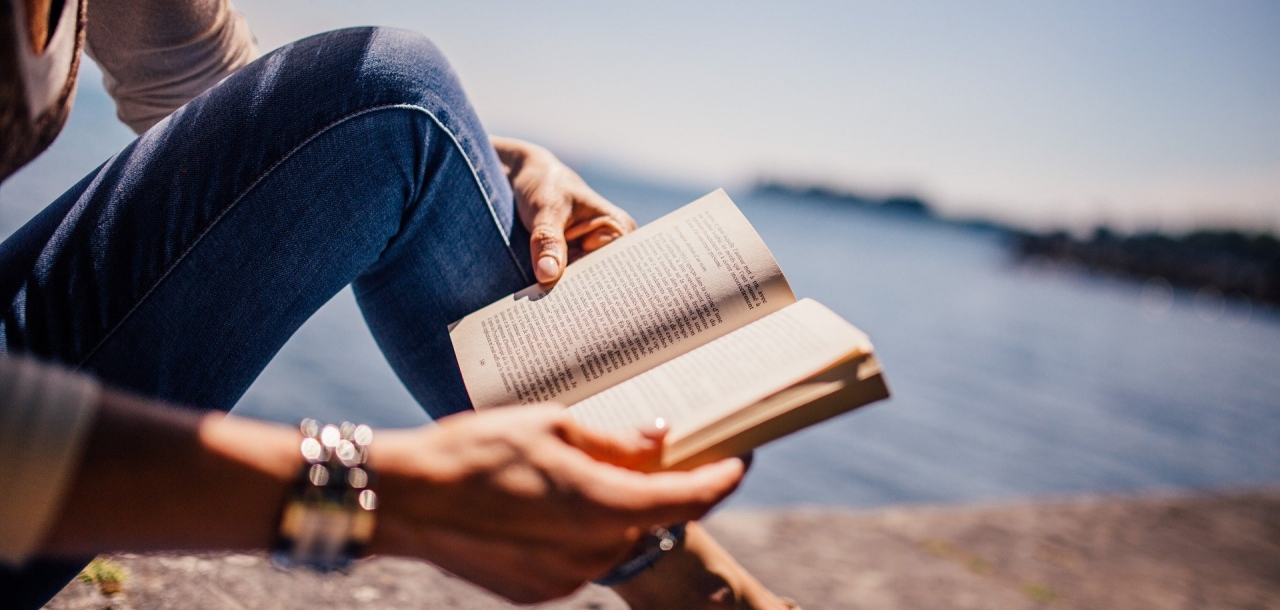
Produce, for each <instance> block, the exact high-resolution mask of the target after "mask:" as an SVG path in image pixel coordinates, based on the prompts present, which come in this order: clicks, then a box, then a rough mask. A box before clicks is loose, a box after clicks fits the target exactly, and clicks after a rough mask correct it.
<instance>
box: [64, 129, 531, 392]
mask: <svg viewBox="0 0 1280 610" xmlns="http://www.w3.org/2000/svg"><path fill="white" fill-rule="evenodd" d="M393 109H403V110H416V111H419V112H421V113H423V114H425V115H427V116H428V117H430V118H431V120H432V122H434V123H435V124H436V126H437V127H439V128H440V130H441V131H443V132H444V133H445V134H446V135H448V136H449V140H450V141H451V142H453V145H454V147H456V148H457V149H458V153H459V154H461V155H462V159H463V160H464V161H466V162H467V169H469V170H471V177H472V179H474V180H475V183H476V188H478V189H480V195H481V196H482V197H484V203H485V205H486V206H488V207H489V216H490V217H492V218H493V224H494V225H495V226H496V227H497V229H498V235H501V236H502V242H503V244H505V245H506V248H507V254H509V255H510V256H511V262H512V263H513V264H514V265H515V267H516V270H518V271H519V272H520V277H521V278H523V279H524V281H525V282H528V281H529V277H528V275H527V274H526V273H525V270H524V267H522V266H521V265H520V258H519V257H517V256H516V253H515V251H514V250H512V249H511V236H510V235H507V232H506V231H504V230H502V222H501V221H500V220H499V219H498V212H497V210H495V209H494V207H493V201H492V200H491V199H490V198H489V191H487V190H486V189H485V188H484V183H483V182H481V181H480V174H479V173H477V172H476V168H475V165H474V164H472V163H471V157H469V156H467V151H466V149H464V148H463V147H462V144H461V143H460V142H458V138H457V136H455V135H454V134H453V132H452V131H451V130H450V129H449V128H448V127H446V126H445V125H444V123H442V122H441V121H440V119H439V118H438V117H436V115H435V114H434V113H432V112H431V111H430V110H427V109H426V108H423V107H422V106H418V105H416V104H385V105H382V106H371V107H369V108H362V109H360V110H358V111H356V112H353V113H351V114H348V115H346V116H343V117H341V118H339V119H335V120H334V121H332V122H330V123H329V124H328V125H325V126H324V127H321V128H320V129H318V130H316V132H315V133H313V134H311V135H310V136H308V137H307V139H305V140H303V141H302V142H300V143H298V145H297V146H294V147H293V148H292V149H290V150H289V152H287V153H285V155H284V156H283V157H280V159H279V160H277V161H276V162H275V163H272V164H271V166H270V167H268V168H267V169H266V170H265V171H263V172H262V174H260V175H259V176H258V177H257V178H254V180H253V182H250V183H249V186H247V187H245V188H244V190H242V191H240V194H238V195H236V196H235V198H234V199H232V200H231V203H230V204H228V205H227V207H225V208H223V209H222V211H221V212H218V215H217V216H215V217H214V218H213V220H212V221H210V222H209V224H208V225H207V226H206V227H205V228H204V230H203V231H201V232H200V234H199V235H197V236H196V238H195V239H193V240H192V241H191V243H190V244H188V245H187V247H186V248H184V249H183V250H182V253H180V254H178V256H177V257H176V258H174V259H173V262H172V263H170V264H169V267H168V268H167V269H165V270H164V273H162V274H160V277H158V278H156V281H155V282H154V283H153V284H151V287H150V288H148V289H147V291H146V292H144V293H143V294H142V296H141V297H139V298H138V300H137V302H135V303H134V304H133V307H130V308H129V311H127V312H125V314H124V315H123V316H121V317H120V321H119V322H116V324H115V325H114V326H112V327H111V330H109V331H107V333H106V334H104V335H103V336H102V338H101V339H99V340H98V342H97V343H96V344H94V346H93V348H92V349H90V350H89V351H88V352H87V353H86V354H85V355H84V357H83V358H81V359H80V362H78V363H77V364H76V365H75V368H77V369H79V368H82V367H84V365H85V363H87V362H89V359H90V358H93V356H94V355H95V354H97V353H98V350H100V349H102V346H103V345H105V344H106V342H107V341H108V340H109V339H111V337H112V336H113V335H115V334H116V331H118V330H120V327H121V326H124V323H125V322H127V321H128V320H129V318H131V317H132V316H133V314H134V312H136V311H137V310H138V308H139V307H141V306H142V304H143V303H145V302H146V301H147V299H148V298H150V297H151V295H152V294H153V293H154V292H155V291H156V289H157V288H159V287H160V284H163V283H164V281H165V279H167V278H168V277H169V275H170V274H171V273H172V272H173V270H174V269H176V268H177V267H178V265H179V264H180V263H181V262H182V261H183V260H184V259H186V257H187V255H188V254H190V253H191V251H192V250H193V249H194V248H195V247H196V246H198V245H199V244H200V242H201V241H203V240H204V236H205V235H208V234H209V232H210V231H212V230H213V228H214V227H216V226H218V223H220V222H221V221H222V218H223V217H224V216H226V215H227V213H228V212H230V211H231V210H232V209H234V208H235V207H236V206H237V205H239V203H240V201H241V200H242V199H244V197H245V196H246V195H248V194H249V193H250V192H251V191H253V189H254V188H256V187H257V186H258V183H260V182H262V181H263V180H265V179H266V177H267V176H269V175H271V173H272V172H274V171H275V170H276V168H277V167H279V166H280V165H281V164H283V163H284V162H285V161H288V160H289V159H291V158H292V157H293V156H294V155H295V154H297V153H298V151H300V150H302V148H303V147H305V146H306V145H308V144H310V143H311V142H312V141H313V140H315V139H316V138H318V137H320V136H322V135H324V134H325V133H327V132H328V131H329V130H331V129H333V128H334V127H337V126H338V125H341V124H342V123H345V122H347V121H349V120H352V119H355V118H358V117H361V116H364V115H366V114H369V113H372V112H379V111H382V110H393ZM112 158H113V159H114V157H112ZM106 167H107V166H106V165H104V166H103V169H104V170H105V169H106ZM513 221H516V220H515V219H513Z"/></svg>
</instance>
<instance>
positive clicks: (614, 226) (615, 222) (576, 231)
mask: <svg viewBox="0 0 1280 610" xmlns="http://www.w3.org/2000/svg"><path fill="white" fill-rule="evenodd" d="M596 232H605V233H613V234H614V235H615V236H618V237H620V236H622V234H623V233H626V231H625V230H624V229H623V223H622V220H621V219H618V218H614V217H612V216H594V217H592V218H590V219H588V220H585V221H583V222H575V223H573V224H571V225H569V227H568V228H566V229H565V230H564V237H565V239H568V240H569V241H573V240H576V239H579V238H581V237H582V236H584V235H589V234H591V233H596Z"/></svg>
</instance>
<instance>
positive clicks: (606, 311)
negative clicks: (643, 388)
mask: <svg viewBox="0 0 1280 610" xmlns="http://www.w3.org/2000/svg"><path fill="white" fill-rule="evenodd" d="M794 302H795V295H794V294H792V292H791V287H790V286H789V285H787V281H786V278H784V277H783V275H782V270H781V269H779V268H778V263H777V261H775V260H774V258H773V255H771V254H770V253H769V249H768V248H767V247H765V245H764V242H763V241H762V240H761V239H760V236H759V235H758V234H757V233H756V231H755V229H753V228H752V227H751V224H750V223H749V222H748V221H747V219H746V217H745V216H743V215H742V212H740V211H739V210H738V208H737V206H735V205H734V204H733V202H732V201H731V200H730V199H729V196H728V195H726V194H725V193H724V191H723V190H718V191H716V192H714V193H711V194H710V195H707V196H705V197H703V198H701V199H699V200H697V201H695V202H693V203H690V204H689V205H686V206H684V207H682V208H680V209H679V210H676V211H674V212H672V213H670V214H668V215H666V216H663V217H662V218H660V219H658V220H656V221H654V222H652V223H650V224H648V225H645V226H644V227H641V228H640V229H638V230H636V231H635V232H633V233H631V234H630V235H627V236H625V237H622V238H621V239H618V240H617V241H615V242H613V243H611V244H609V245H607V246H605V247H603V248H601V249H600V250H597V251H596V252H593V253H591V254H588V255H587V256H584V257H582V258H581V259H579V260H578V261H576V262H574V263H573V264H571V265H569V266H568V267H567V268H566V269H565V272H564V276H563V277H562V278H561V280H560V281H559V282H558V283H557V284H556V285H555V286H554V287H553V288H551V289H550V290H544V289H543V288H541V287H540V286H531V287H529V288H527V289H525V290H523V291H521V292H518V293H516V294H514V295H512V296H510V297H508V298H505V299H503V300H501V301H498V302H496V303H493V304H492V305H489V306H488V307H485V308H484V309H481V310H479V311H477V312H475V313H473V314H471V315H469V316H467V317H465V318H463V319H462V320H460V321H459V322H458V323H457V324H455V325H454V327H453V328H452V329H451V330H450V333H449V334H450V338H451V339H452V341H453V347H454V352H455V353H456V354H457V357H458V366H459V368H461V370H462V377H463V380H464V381H465V382H466V385H467V392H468V393H469V394H470V395H471V402H472V404H473V405H474V406H475V408H477V409H484V408H488V407H494V406H499V405H508V404H530V403H535V402H543V401H548V400H556V401H560V402H563V403H565V404H572V403H574V402H577V401H579V400H582V399H583V398H586V397H588V396H590V395H592V394H595V393H597V392H600V391H602V390H604V389H606V388H608V387H611V386H613V385H614V384H617V383H619V382H621V381H623V380H625V379H628V378H630V377H633V376H635V375H637V374H640V373H642V372H644V371H646V370H649V369H651V368H653V367H655V366H658V365H660V364H662V363H663V362H666V361H668V360H671V359H672V358H675V357H676V356H679V355H680V354H683V353H685V352H687V351H689V350H691V349H694V348H695V347H698V346H700V345H704V344H706V343H708V342H710V341H712V340H714V339H716V338H718V337H721V336H724V335H725V334H727V333H729V332H731V331H733V330H735V329H737V328H741V327H742V326H744V325H746V324H748V323H750V322H752V321H753V320H757V319H759V318H761V317H763V316H765V315H768V314H769V313H772V312H774V311H777V310H779V309H781V308H782V307H785V306H787V305H789V304H791V303H794Z"/></svg>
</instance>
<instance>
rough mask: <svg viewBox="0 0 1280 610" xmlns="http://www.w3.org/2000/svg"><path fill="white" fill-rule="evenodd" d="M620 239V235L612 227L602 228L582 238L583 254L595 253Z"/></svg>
mask: <svg viewBox="0 0 1280 610" xmlns="http://www.w3.org/2000/svg"><path fill="white" fill-rule="evenodd" d="M619 237H622V234H621V233H619V232H618V230H617V229H615V228H613V227H602V228H599V229H596V230H595V231H592V232H590V233H588V234H587V235H586V236H585V237H583V238H582V242H581V243H582V249H583V251H585V252H595V251H596V250H599V249H600V248H603V247H605V246H607V245H609V244H611V243H613V241H614V240H615V239H618V238H619Z"/></svg>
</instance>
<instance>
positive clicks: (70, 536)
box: [41, 393, 302, 556]
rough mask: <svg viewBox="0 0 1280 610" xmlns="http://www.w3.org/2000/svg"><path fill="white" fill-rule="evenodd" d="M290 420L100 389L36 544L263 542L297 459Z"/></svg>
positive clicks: (109, 547)
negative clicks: (78, 456)
mask: <svg viewBox="0 0 1280 610" xmlns="http://www.w3.org/2000/svg"><path fill="white" fill-rule="evenodd" d="M298 440H299V435H298V434H297V433H296V432H294V431H293V430H292V429H290V428H288V427H285V426H279V425H272V424H267V423H262V422H256V421H253V420H249V419H244V418H239V417H232V416H224V415H222V414H221V413H218V414H202V413H199V412H195V411H189V410H184V409H177V408H173V407H169V406H165V405H161V404H158V403H155V402H151V401H146V400H142V399H137V398H133V397H128V396H124V395H121V394H114V393H106V394H104V397H103V399H102V404H101V405H100V406H99V408H98V410H97V415H96V417H95V420H94V422H93V425H92V428H91V429H90V432H89V436H88V439H87V442H86V444H85V446H84V452H83V454H82V455H83V458H82V460H81V466H80V468H79V471H78V472H77V474H76V476H75V478H74V479H73V480H72V482H71V485H70V486H69V488H68V490H67V493H66V495H65V496H64V497H65V500H64V501H63V507H62V509H61V512H60V514H59V516H58V518H57V519H56V520H55V522H54V525H53V527H52V528H51V529H50V531H49V533H48V535H47V536H46V538H45V541H44V544H43V545H42V548H41V554H42V555H46V556H73V555H86V554H94V553H98V552H104V551H151V550H168V549H248V548H265V547H267V546H269V545H270V544H271V541H272V538H273V536H274V532H275V527H276V522H277V518H278V515H279V510H280V507H281V505H282V504H283V502H284V498H285V495H286V493H287V489H288V486H289V483H290V481H291V480H292V479H293V476H294V475H295V474H296V472H297V469H298V468H299V467H300V466H301V461H302V458H301V455H300V454H299V452H298V448H297V447H298Z"/></svg>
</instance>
